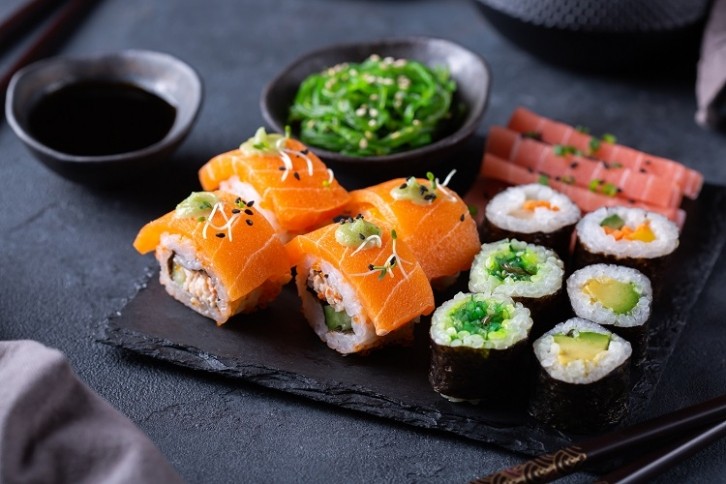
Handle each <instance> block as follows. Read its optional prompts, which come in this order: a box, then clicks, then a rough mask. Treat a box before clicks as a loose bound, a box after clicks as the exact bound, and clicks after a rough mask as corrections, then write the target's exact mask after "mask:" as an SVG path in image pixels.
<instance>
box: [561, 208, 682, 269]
mask: <svg viewBox="0 0 726 484" xmlns="http://www.w3.org/2000/svg"><path fill="white" fill-rule="evenodd" d="M575 233H576V235H577V237H576V243H575V266H576V268H580V267H584V266H586V265H590V264H595V263H607V264H619V265H623V266H627V267H632V268H634V269H638V270H639V271H640V272H642V273H643V274H645V275H646V276H648V278H650V280H651V281H657V280H658V276H659V275H660V274H661V273H662V271H663V268H664V267H665V264H666V263H667V261H668V258H669V256H670V255H671V254H673V252H674V251H675V250H676V249H677V248H678V227H677V226H676V224H674V223H673V222H671V221H670V220H668V219H667V218H665V217H664V216H662V215H660V214H657V213H654V212H649V211H647V210H643V209H640V208H630V207H619V206H618V207H603V208H600V209H598V210H595V211H594V212H590V213H589V214H587V215H585V216H584V217H582V219H581V220H580V221H579V222H578V223H577V226H576V228H575Z"/></svg>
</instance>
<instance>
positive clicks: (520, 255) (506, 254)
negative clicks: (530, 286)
mask: <svg viewBox="0 0 726 484" xmlns="http://www.w3.org/2000/svg"><path fill="white" fill-rule="evenodd" d="M538 265H539V259H538V257H537V254H536V253H535V252H534V251H532V250H529V249H525V250H517V249H515V248H514V247H512V244H509V245H507V246H504V247H503V248H502V249H501V250H499V251H498V252H496V253H494V254H492V256H491V257H489V258H488V259H487V263H486V268H487V271H488V272H489V274H491V275H492V276H494V277H496V278H498V279H500V280H504V279H507V278H509V279H513V280H515V281H529V280H530V279H531V278H532V276H534V275H536V274H537V271H538Z"/></svg>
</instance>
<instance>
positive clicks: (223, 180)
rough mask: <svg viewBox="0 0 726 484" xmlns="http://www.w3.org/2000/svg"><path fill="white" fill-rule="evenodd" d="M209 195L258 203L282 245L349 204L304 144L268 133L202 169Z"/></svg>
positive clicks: (316, 226)
mask: <svg viewBox="0 0 726 484" xmlns="http://www.w3.org/2000/svg"><path fill="white" fill-rule="evenodd" d="M199 180H200V181H201V183H202V187H203V188H204V189H205V190H217V189H221V190H224V191H229V192H231V193H234V194H236V195H237V196H240V197H242V198H244V199H245V200H251V201H254V202H255V203H256V204H257V208H258V209H259V211H260V212H261V213H262V214H263V215H264V216H265V217H266V218H267V219H268V221H269V222H270V223H271V224H272V226H273V227H274V228H275V230H277V232H278V234H279V235H280V237H281V239H282V240H283V241H287V240H289V239H290V238H291V236H294V235H295V234H299V233H305V232H308V231H310V230H313V229H316V228H318V227H320V226H322V225H324V224H326V223H329V222H330V221H331V219H332V217H333V216H334V215H337V214H338V213H339V212H340V210H341V208H342V207H343V206H344V205H345V204H346V203H347V202H348V198H349V195H348V192H347V191H346V190H345V189H344V188H343V187H342V186H340V184H339V183H338V181H337V180H336V179H335V177H334V175H333V171H332V170H330V169H328V167H327V166H325V164H324V163H323V162H322V161H321V160H320V158H318V157H317V156H316V155H315V153H313V152H312V151H310V150H309V149H308V148H307V147H306V146H305V145H304V144H302V143H301V142H299V141H297V140H295V139H292V138H290V137H289V136H287V135H280V134H267V133H266V132H265V130H264V128H260V129H258V130H257V133H256V134H255V136H254V137H252V138H250V139H249V140H247V141H246V142H244V143H242V145H241V146H240V147H239V149H236V150H233V151H229V152H227V153H223V154H221V155H218V156H215V157H214V158H212V159H211V160H210V161H209V162H207V163H206V164H205V165H204V166H202V168H201V169H200V170H199Z"/></svg>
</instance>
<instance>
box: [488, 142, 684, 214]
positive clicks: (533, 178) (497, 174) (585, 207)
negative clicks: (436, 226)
mask: <svg viewBox="0 0 726 484" xmlns="http://www.w3.org/2000/svg"><path fill="white" fill-rule="evenodd" d="M480 176H481V177H483V178H485V179H492V180H499V181H502V182H504V183H507V184H510V185H524V184H527V183H544V184H547V185H549V186H551V187H552V188H554V189H555V190H557V191H559V192H561V193H563V194H565V195H567V196H568V197H570V199H572V201H573V202H575V203H576V204H577V206H578V207H580V210H582V211H583V212H585V213H587V212H592V211H594V210H597V209H598V208H600V207H614V206H624V207H637V208H643V209H646V210H649V211H651V212H656V213H660V214H661V215H664V216H665V217H667V218H669V219H670V220H672V221H674V222H676V224H677V225H678V226H679V227H683V224H684V223H685V220H686V213H685V211H683V210H681V209H680V208H675V207H658V206H655V205H650V204H648V203H643V202H637V201H634V200H628V199H626V198H622V197H610V196H607V195H603V194H601V193H595V192H593V191H590V190H588V189H586V188H582V187H578V186H575V185H570V184H567V183H563V182H562V181H558V180H557V179H555V178H551V177H549V176H546V175H542V174H541V173H537V172H535V171H534V170H532V169H527V168H524V167H522V166H519V165H515V164H514V163H512V162H510V161H507V160H503V159H501V158H499V157H497V156H494V155H492V154H490V153H485V155H484V161H483V164H482V167H481V171H480Z"/></svg>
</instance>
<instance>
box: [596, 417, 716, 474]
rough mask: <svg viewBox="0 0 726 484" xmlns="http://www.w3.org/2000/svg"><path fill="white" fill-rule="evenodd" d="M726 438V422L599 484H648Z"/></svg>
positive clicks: (645, 459) (652, 454)
mask: <svg viewBox="0 0 726 484" xmlns="http://www.w3.org/2000/svg"><path fill="white" fill-rule="evenodd" d="M724 436H726V420H724V421H723V422H721V423H719V424H716V425H713V426H710V427H707V428H706V429H705V430H701V431H699V432H696V433H691V434H690V435H689V436H688V437H685V438H680V439H676V440H675V441H674V442H672V443H670V444H669V445H666V446H664V447H662V448H660V449H657V450H655V451H653V452H649V453H648V454H646V455H644V456H642V457H640V458H639V459H637V460H635V461H634V462H631V463H630V464H628V465H625V466H623V467H620V468H618V469H616V470H614V471H612V472H610V473H608V474H607V475H605V476H602V477H601V478H599V479H598V480H597V481H596V483H597V484H614V483H618V484H639V483H643V482H648V481H649V480H650V479H652V478H653V477H655V476H657V475H658V474H660V473H661V472H663V471H665V470H666V469H668V468H669V467H671V466H673V465H675V464H677V463H679V462H680V461H682V460H684V459H686V458H688V457H690V456H692V455H693V454H695V453H696V452H698V451H699V450H701V449H703V448H704V447H706V446H708V445H710V444H712V443H713V442H715V441H716V440H718V439H720V438H722V437H724Z"/></svg>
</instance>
